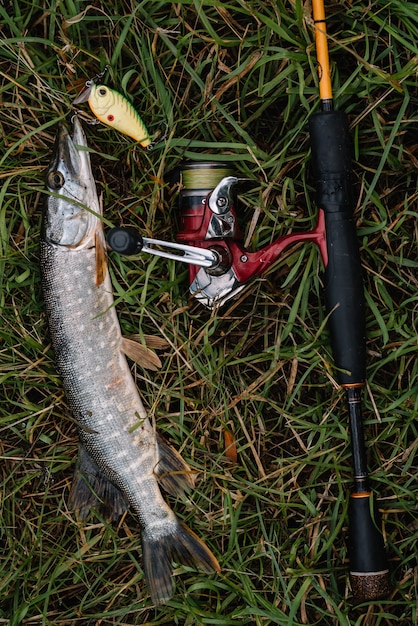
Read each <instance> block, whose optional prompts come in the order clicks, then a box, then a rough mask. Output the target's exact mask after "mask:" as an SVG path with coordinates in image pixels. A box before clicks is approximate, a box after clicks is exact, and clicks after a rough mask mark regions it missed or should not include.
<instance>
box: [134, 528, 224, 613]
mask: <svg viewBox="0 0 418 626" xmlns="http://www.w3.org/2000/svg"><path fill="white" fill-rule="evenodd" d="M142 544H143V547H142V552H143V565H144V572H145V578H146V580H147V585H148V589H149V592H150V595H151V598H152V601H153V602H154V604H164V603H165V602H167V601H168V600H169V599H170V598H171V596H172V595H173V592H174V580H173V565H172V561H175V562H177V563H181V564H183V565H189V566H190V567H194V568H196V569H200V570H202V571H203V572H206V573H208V574H210V573H213V572H219V571H220V567H219V563H218V561H217V559H216V557H215V556H214V555H213V554H212V552H211V551H210V550H209V548H208V547H207V546H206V544H205V543H204V542H203V541H202V540H201V539H199V537H198V536H197V535H195V533H194V532H193V531H192V530H190V528H189V527H188V526H186V524H183V523H182V522H180V520H178V519H177V518H174V520H173V525H172V528H171V531H170V532H168V533H164V534H163V533H162V532H161V531H159V532H157V533H154V532H153V529H150V531H149V532H147V531H145V532H144V533H143V536H142Z"/></svg>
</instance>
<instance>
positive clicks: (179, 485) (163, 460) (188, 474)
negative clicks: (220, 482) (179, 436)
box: [154, 434, 195, 496]
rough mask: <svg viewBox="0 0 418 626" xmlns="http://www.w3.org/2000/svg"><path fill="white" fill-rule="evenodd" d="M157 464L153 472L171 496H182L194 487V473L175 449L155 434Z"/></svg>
mask: <svg viewBox="0 0 418 626" xmlns="http://www.w3.org/2000/svg"><path fill="white" fill-rule="evenodd" d="M157 448H158V464H157V465H156V467H155V468H154V474H155V476H156V478H157V480H158V482H159V484H160V485H161V487H162V488H163V489H164V490H165V491H167V493H169V494H170V495H172V496H184V494H186V493H189V491H190V490H191V489H192V488H193V487H194V483H195V473H194V472H193V470H192V469H191V467H190V466H189V465H188V464H187V463H186V461H185V460H184V459H183V457H182V456H181V455H180V453H179V452H177V450H175V449H174V448H172V447H171V446H170V445H169V444H168V443H167V442H166V441H165V439H163V437H162V436H161V435H159V434H157Z"/></svg>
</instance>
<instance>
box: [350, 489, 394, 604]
mask: <svg viewBox="0 0 418 626" xmlns="http://www.w3.org/2000/svg"><path fill="white" fill-rule="evenodd" d="M370 505H371V502H370V493H362V494H352V495H351V497H350V504H349V519H350V527H349V534H350V538H349V545H350V580H351V586H352V590H353V595H354V597H355V598H356V599H357V600H358V601H361V600H373V599H377V598H382V597H385V596H386V595H387V594H388V593H389V591H390V580H389V567H388V562H387V557H386V552H385V546H384V541H383V536H382V533H381V521H380V515H379V513H378V511H377V509H376V508H375V507H374V508H371V506H370Z"/></svg>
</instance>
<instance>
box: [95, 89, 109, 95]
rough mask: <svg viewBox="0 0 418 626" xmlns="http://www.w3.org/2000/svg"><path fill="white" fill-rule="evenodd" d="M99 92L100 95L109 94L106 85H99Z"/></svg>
mask: <svg viewBox="0 0 418 626" xmlns="http://www.w3.org/2000/svg"><path fill="white" fill-rule="evenodd" d="M97 93H98V94H99V96H105V95H106V94H107V89H106V87H99V89H98V90H97Z"/></svg>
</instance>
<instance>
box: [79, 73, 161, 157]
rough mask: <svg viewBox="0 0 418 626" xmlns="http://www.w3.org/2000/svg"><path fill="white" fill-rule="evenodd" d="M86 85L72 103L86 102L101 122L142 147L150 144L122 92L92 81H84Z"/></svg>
mask: <svg viewBox="0 0 418 626" xmlns="http://www.w3.org/2000/svg"><path fill="white" fill-rule="evenodd" d="M86 87H87V88H86V89H85V90H84V91H82V92H81V94H80V95H79V96H78V97H77V98H76V99H75V100H74V104H80V103H81V102H88V103H89V106H90V109H91V110H92V112H93V113H94V115H95V116H96V117H97V119H99V120H100V121H101V122H103V123H104V124H107V126H110V127H111V128H114V129H115V130H118V131H119V132H121V133H123V134H124V135H127V136H128V137H131V138H132V139H135V141H138V142H139V143H140V144H141V146H143V147H144V148H146V147H147V146H150V145H151V138H150V136H149V133H148V131H147V129H146V126H145V124H144V122H143V121H142V119H141V117H140V115H139V113H138V112H137V111H136V110H135V109H134V107H133V106H132V105H131V103H130V102H129V101H128V100H127V99H126V98H125V97H124V96H122V94H120V93H119V92H118V91H115V90H114V89H110V87H107V86H105V85H96V83H94V82H93V81H89V82H88V83H86Z"/></svg>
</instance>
